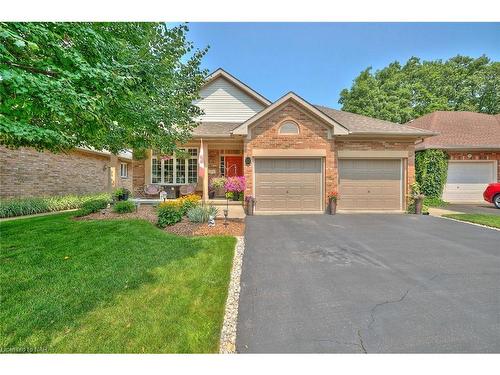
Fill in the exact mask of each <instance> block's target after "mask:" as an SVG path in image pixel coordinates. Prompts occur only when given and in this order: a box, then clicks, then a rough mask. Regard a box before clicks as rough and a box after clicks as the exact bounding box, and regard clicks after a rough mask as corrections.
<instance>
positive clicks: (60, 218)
mask: <svg viewBox="0 0 500 375" xmlns="http://www.w3.org/2000/svg"><path fill="white" fill-rule="evenodd" d="M72 215H73V214H71V213H66V214H60V215H53V216H48V217H38V218H33V219H23V220H15V221H7V222H1V223H0V246H1V248H0V250H1V252H0V264H1V270H2V271H1V273H0V291H1V295H0V298H1V300H0V305H1V309H0V322H1V324H0V349H1V350H3V351H4V352H5V351H17V350H28V351H48V352H63V353H66V352H76V353H97V352H99V353H125V352H126V353H142V352H146V353H193V352H194V353H206V352H216V351H217V350H218V341H219V335H220V329H221V326H222V320H223V313H224V304H225V300H226V297H227V286H228V283H229V275H230V269H231V264H232V258H233V253H234V245H235V241H236V240H235V239H234V238H233V237H204V238H202V237H199V238H187V237H178V236H174V235H170V234H167V233H165V232H163V231H161V230H160V229H157V228H155V227H154V226H153V225H151V224H150V223H148V222H145V221H141V220H116V221H104V220H103V221H74V220H72V219H71V217H72ZM14 348H17V349H14Z"/></svg>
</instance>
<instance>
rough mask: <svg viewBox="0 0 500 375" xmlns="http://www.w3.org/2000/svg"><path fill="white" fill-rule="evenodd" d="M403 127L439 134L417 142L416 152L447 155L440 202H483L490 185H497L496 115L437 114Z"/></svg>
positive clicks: (499, 133) (499, 121) (499, 123)
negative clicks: (431, 151) (436, 151)
mask: <svg viewBox="0 0 500 375" xmlns="http://www.w3.org/2000/svg"><path fill="white" fill-rule="evenodd" d="M406 125H408V126H412V127H416V128H419V129H423V130H428V131H433V132H436V133H439V135H437V136H435V137H432V138H427V139H425V140H423V141H422V142H418V143H417V145H416V150H417V151H418V150H426V149H440V150H444V151H446V153H447V154H448V156H449V161H448V177H447V181H446V184H445V187H444V191H443V200H445V201H447V202H452V203H476V202H483V192H484V190H485V188H486V186H487V185H488V184H489V183H491V182H500V114H498V115H488V114H485V113H476V112H462V111H456V112H454V111H437V112H433V113H429V114H427V115H425V116H422V117H419V118H417V119H415V120H413V121H410V122H409V123H407V124H406Z"/></svg>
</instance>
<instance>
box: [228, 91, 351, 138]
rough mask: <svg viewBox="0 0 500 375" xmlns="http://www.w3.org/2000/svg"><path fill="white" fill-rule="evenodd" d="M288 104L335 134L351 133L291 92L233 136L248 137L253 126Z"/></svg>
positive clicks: (246, 123)
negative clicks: (291, 104) (292, 104)
mask: <svg viewBox="0 0 500 375" xmlns="http://www.w3.org/2000/svg"><path fill="white" fill-rule="evenodd" d="M287 103H294V105H295V106H297V108H301V110H302V111H304V113H308V115H309V116H312V117H314V118H316V119H317V120H319V121H320V122H321V123H322V124H323V125H324V126H326V127H328V128H330V129H331V130H332V131H333V132H334V134H343V135H345V134H349V131H348V130H347V129H346V128H345V127H344V126H342V125H341V124H340V123H338V122H336V121H335V120H334V119H332V118H331V117H329V116H327V115H326V114H324V113H323V112H321V111H320V110H319V109H317V108H316V107H314V106H312V105H311V104H309V103H308V102H306V101H305V100H304V99H302V98H301V97H300V96H298V95H296V94H294V93H293V92H289V93H288V94H286V95H284V96H282V97H281V98H280V99H278V100H277V101H275V102H274V103H273V104H271V105H270V106H268V107H267V108H266V109H264V110H263V111H261V112H259V113H258V114H256V115H255V116H253V117H252V118H250V119H248V120H247V121H245V122H244V123H242V124H241V125H240V126H238V127H237V128H236V129H234V131H233V134H240V135H247V134H248V132H249V129H250V128H251V127H252V126H253V125H255V124H256V123H258V122H259V121H261V120H262V119H263V118H264V117H267V116H269V115H270V114H272V113H273V112H275V111H276V110H278V109H279V108H280V107H282V106H283V105H285V104H287Z"/></svg>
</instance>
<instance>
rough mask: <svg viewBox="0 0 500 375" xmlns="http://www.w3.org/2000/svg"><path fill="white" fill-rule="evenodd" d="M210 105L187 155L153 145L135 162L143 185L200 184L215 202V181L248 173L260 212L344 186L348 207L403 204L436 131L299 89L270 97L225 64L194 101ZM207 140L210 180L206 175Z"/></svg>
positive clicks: (300, 203) (312, 201)
mask: <svg viewBox="0 0 500 375" xmlns="http://www.w3.org/2000/svg"><path fill="white" fill-rule="evenodd" d="M196 104H197V105H198V106H199V107H200V108H201V109H203V111H204V115H203V116H202V117H201V118H200V119H198V121H199V126H198V127H197V128H196V129H195V130H194V132H193V137H192V139H191V141H190V142H188V143H187V144H185V145H183V148H184V149H185V151H187V152H188V153H189V157H188V158H183V159H177V158H175V157H172V158H163V157H162V156H161V155H156V154H155V153H154V152H153V151H151V150H150V151H148V152H147V157H146V159H145V160H142V161H134V167H133V170H134V171H133V175H134V178H133V184H134V190H135V191H142V189H143V187H144V185H148V184H158V185H162V186H163V187H165V188H167V189H168V188H170V189H173V188H175V187H178V186H180V185H183V184H194V185H196V190H197V191H199V192H200V194H202V196H203V198H204V200H208V180H209V179H210V178H211V177H216V176H235V175H244V176H245V177H246V181H247V186H246V191H245V195H247V196H249V195H251V196H254V197H255V198H256V212H257V213H258V212H265V211H272V212H277V211H284V212H292V211H300V212H313V211H314V212H322V211H324V210H325V209H326V207H327V194H328V192H330V191H339V194H340V198H339V201H338V205H339V209H341V210H358V211H374V210H376V211H378V210H384V211H402V210H405V208H406V204H407V195H408V192H409V187H410V185H411V184H412V183H413V181H414V152H415V143H416V142H417V141H420V142H421V141H422V140H424V139H426V138H427V137H429V136H432V135H434V132H433V131H429V130H423V129H418V128H415V127H412V126H407V125H399V124H395V123H391V122H388V121H382V120H377V119H373V118H369V117H366V116H361V115H356V114H352V113H347V112H342V111H338V110H334V109H330V108H327V107H323V106H314V105H312V104H310V103H308V102H307V101H306V100H304V99H302V98H301V97H300V96H298V95H296V94H295V93H292V92H290V93H288V94H286V95H284V96H283V97H282V98H280V99H279V100H277V101H275V102H274V103H271V102H270V101H269V100H268V99H266V98H265V97H263V96H262V95H260V94H259V93H258V92H256V91H255V90H253V89H251V88H250V87H248V86H247V85H245V84H244V83H242V82H241V81H239V80H238V79H236V78H235V77H233V76H232V75H230V74H229V73H227V72H225V71H224V70H222V69H219V70H217V71H215V72H214V73H213V74H212V75H210V76H209V77H208V79H207V81H206V83H205V85H204V87H203V88H202V90H201V92H200V99H199V101H198V102H197V103H196ZM201 147H203V155H204V164H205V165H206V166H208V168H207V169H208V178H202V177H200V178H198V175H197V173H198V168H197V166H198V165H197V163H198V156H199V152H200V148H201Z"/></svg>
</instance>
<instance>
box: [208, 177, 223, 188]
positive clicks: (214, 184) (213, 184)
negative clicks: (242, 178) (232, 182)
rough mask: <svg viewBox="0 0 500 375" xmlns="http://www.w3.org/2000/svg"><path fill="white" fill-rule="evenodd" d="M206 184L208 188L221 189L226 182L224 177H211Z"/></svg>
mask: <svg viewBox="0 0 500 375" xmlns="http://www.w3.org/2000/svg"><path fill="white" fill-rule="evenodd" d="M208 184H209V187H210V189H214V190H215V189H221V188H223V187H224V185H225V184H226V177H213V178H211V179H210V181H209V183H208Z"/></svg>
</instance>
